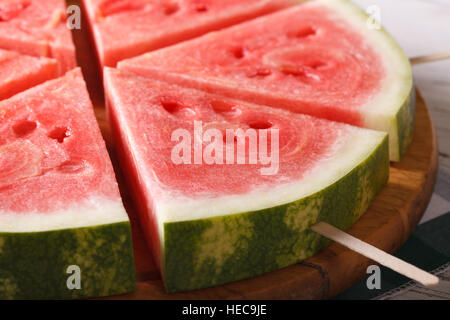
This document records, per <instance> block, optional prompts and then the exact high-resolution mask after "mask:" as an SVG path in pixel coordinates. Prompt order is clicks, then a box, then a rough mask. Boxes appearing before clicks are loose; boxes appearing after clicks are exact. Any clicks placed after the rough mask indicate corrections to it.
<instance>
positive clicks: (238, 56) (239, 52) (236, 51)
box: [231, 47, 245, 59]
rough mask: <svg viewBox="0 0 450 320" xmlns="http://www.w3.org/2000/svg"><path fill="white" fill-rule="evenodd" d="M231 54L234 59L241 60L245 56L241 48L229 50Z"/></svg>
mask: <svg viewBox="0 0 450 320" xmlns="http://www.w3.org/2000/svg"><path fill="white" fill-rule="evenodd" d="M231 53H232V54H233V56H234V57H235V58H236V59H242V58H244V56H245V52H244V49H243V48H242V47H237V48H233V49H231Z"/></svg>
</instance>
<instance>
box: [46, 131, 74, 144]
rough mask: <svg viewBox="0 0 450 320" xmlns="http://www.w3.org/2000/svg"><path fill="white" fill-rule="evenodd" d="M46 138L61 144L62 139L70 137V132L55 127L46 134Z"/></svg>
mask: <svg viewBox="0 0 450 320" xmlns="http://www.w3.org/2000/svg"><path fill="white" fill-rule="evenodd" d="M48 137H49V138H51V139H55V140H57V141H58V142H59V143H63V142H64V139H66V138H67V137H70V132H69V130H68V129H67V128H66V127H56V128H55V129H53V130H52V131H51V132H50V133H49V134H48Z"/></svg>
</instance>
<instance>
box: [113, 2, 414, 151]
mask: <svg viewBox="0 0 450 320" xmlns="http://www.w3.org/2000/svg"><path fill="white" fill-rule="evenodd" d="M366 22H367V19H366V16H365V15H364V13H363V12H361V11H360V9H358V8H357V7H356V6H354V5H352V4H351V3H350V2H349V1H346V0H336V1H335V0H317V1H311V2H306V3H304V4H301V5H298V6H295V7H292V8H288V9H285V10H282V11H279V12H276V13H273V14H270V15H267V16H264V17H260V18H258V19H254V20H252V21H248V22H245V23H242V24H240V25H236V26H234V27H230V28H227V29H224V30H220V31H218V32H214V33H209V34H207V35H205V36H202V37H200V38H197V39H194V40H190V41H187V42H184V43H181V44H178V45H174V46H171V47H168V48H164V49H161V50H157V51H154V52H149V53H147V54H143V55H141V56H139V57H136V58H132V59H128V60H124V61H122V62H120V63H119V64H118V67H119V68H120V69H123V70H127V71H132V72H135V73H137V74H140V75H143V76H149V77H154V78H158V79H162V80H165V81H168V82H173V83H178V84H181V85H184V86H188V87H194V88H197V89H201V90H206V91H208V92H214V93H219V94H222V95H225V96H229V97H238V98H240V99H244V100H247V101H249V102H254V103H259V104H265V105H270V106H272V107H277V108H283V109H288V110H290V111H294V112H299V113H304V114H309V115H313V116H317V117H320V118H325V119H329V120H335V121H339V122H345V123H348V124H352V125H357V126H361V127H368V128H371V129H376V130H382V131H385V132H388V133H389V135H390V143H391V158H392V160H398V159H399V157H400V155H401V153H402V152H403V151H404V149H405V146H407V144H408V143H409V141H410V139H411V137H412V128H413V123H414V121H413V119H414V115H413V114H414V113H413V112H412V109H413V107H411V105H412V104H411V103H409V98H410V95H411V94H412V93H413V92H412V76H411V68H410V65H409V62H408V60H407V58H406V57H405V56H404V54H403V53H402V51H401V49H400V48H399V47H398V46H397V45H396V44H395V42H394V41H393V40H392V39H391V38H390V37H389V36H388V35H387V34H386V33H385V31H384V30H383V29H381V30H370V29H368V27H367V24H366ZM400 114H401V115H402V116H399V115H400ZM399 119H400V120H399Z"/></svg>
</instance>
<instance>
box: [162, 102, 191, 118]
mask: <svg viewBox="0 0 450 320" xmlns="http://www.w3.org/2000/svg"><path fill="white" fill-rule="evenodd" d="M160 102H161V105H162V107H163V108H164V109H165V110H166V111H167V112H168V113H170V114H173V115H175V114H178V115H182V116H186V117H192V116H194V115H195V111H194V110H192V109H191V108H188V107H186V106H184V105H182V104H181V103H179V102H178V101H176V100H173V99H166V98H163V99H161V101H160Z"/></svg>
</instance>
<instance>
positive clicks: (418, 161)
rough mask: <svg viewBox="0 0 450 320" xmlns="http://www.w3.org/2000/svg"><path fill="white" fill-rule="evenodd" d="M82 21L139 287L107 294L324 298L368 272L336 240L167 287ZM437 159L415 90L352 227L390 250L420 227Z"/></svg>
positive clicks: (80, 50) (86, 60) (87, 71)
mask: <svg viewBox="0 0 450 320" xmlns="http://www.w3.org/2000/svg"><path fill="white" fill-rule="evenodd" d="M75 2H76V1H75ZM85 22H86V19H84V17H83V18H82V28H81V30H74V31H73V36H74V41H75V44H76V46H77V59H78V63H79V65H81V66H82V68H83V74H84V77H85V79H86V82H87V85H88V89H89V93H90V95H91V98H92V101H93V103H94V107H95V112H96V115H97V119H98V122H99V124H100V128H101V130H102V133H103V136H104V138H105V141H106V144H107V147H108V150H109V152H110V155H111V158H112V161H113V164H114V167H115V170H116V175H117V178H118V181H119V186H120V190H121V194H122V197H123V201H124V204H125V207H126V209H127V212H128V214H129V216H130V219H131V222H132V231H133V244H134V253H135V266H136V276H137V291H136V292H134V293H130V294H127V295H122V296H115V297H110V298H111V299H325V298H330V297H333V296H335V295H337V294H338V293H340V292H342V291H343V290H345V289H347V288H349V287H350V286H351V285H353V284H354V283H356V282H357V281H359V280H361V279H362V278H363V277H365V276H367V274H366V268H367V266H368V265H370V264H373V262H372V261H370V260H369V259H367V258H365V257H363V256H361V255H359V254H357V253H354V252H353V251H351V250H349V249H347V248H345V247H343V246H341V245H339V244H336V243H334V244H332V245H331V246H329V247H328V248H326V249H325V250H323V251H321V252H319V253H318V254H316V255H315V256H314V257H312V258H310V259H308V260H306V261H304V262H301V263H299V264H296V265H293V266H290V267H287V268H284V269H281V270H278V271H274V272H271V273H268V274H265V275H262V276H259V277H256V278H253V279H248V280H242V281H238V282H234V283H230V284H226V285H223V286H220V287H214V288H209V289H203V290H196V291H192V292H186V293H176V294H167V293H165V291H164V288H163V284H162V281H161V277H160V275H159V272H158V270H157V269H156V265H155V263H154V261H153V259H152V257H151V254H150V251H149V250H148V247H147V245H146V243H145V241H144V238H143V235H142V231H141V230H140V228H139V225H138V222H137V217H136V212H135V209H134V208H133V203H132V202H131V199H130V195H129V193H128V190H127V186H126V184H125V183H124V178H123V175H122V172H121V169H120V166H119V165H118V162H117V158H116V155H115V150H114V145H113V142H112V139H111V134H110V130H109V126H108V123H107V121H106V115H105V107H104V100H103V88H102V85H101V83H102V81H101V76H100V74H99V72H98V67H97V62H96V56H95V50H94V48H93V46H92V43H91V42H90V37H89V31H88V28H87V26H86V24H85ZM437 163H438V148H437V143H436V136H435V131H434V127H433V123H432V121H431V118H430V114H429V113H428V109H427V107H426V105H425V102H424V101H423V99H422V97H421V95H420V93H419V92H417V112H416V128H415V136H414V140H413V142H412V144H411V146H410V147H409V149H408V150H407V152H406V154H405V156H404V158H403V159H402V161H401V162H399V163H392V164H391V168H390V178H389V182H388V184H387V186H386V187H385V188H384V189H383V190H382V192H381V193H380V194H379V195H378V196H377V198H376V199H375V201H374V202H373V203H372V205H371V206H370V208H369V209H368V210H367V212H366V213H365V214H364V215H363V216H362V217H361V219H360V220H359V221H358V222H357V223H356V224H355V225H354V226H353V227H352V228H351V229H350V230H349V233H350V234H352V235H353V236H355V237H357V238H359V239H361V240H363V241H366V242H368V243H370V244H372V245H374V246H376V247H378V248H380V249H382V250H385V251H387V252H390V253H393V252H395V251H396V250H397V249H398V248H399V247H400V246H401V245H402V244H403V243H404V242H405V241H406V239H407V238H408V237H409V235H410V234H411V232H412V231H413V229H414V228H415V227H416V226H417V224H418V222H419V220H420V218H421V216H422V214H423V212H424V211H425V208H426V207H427V205H428V202H429V200H430V197H431V194H432V190H433V187H434V183H435V179H436V172H437Z"/></svg>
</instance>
